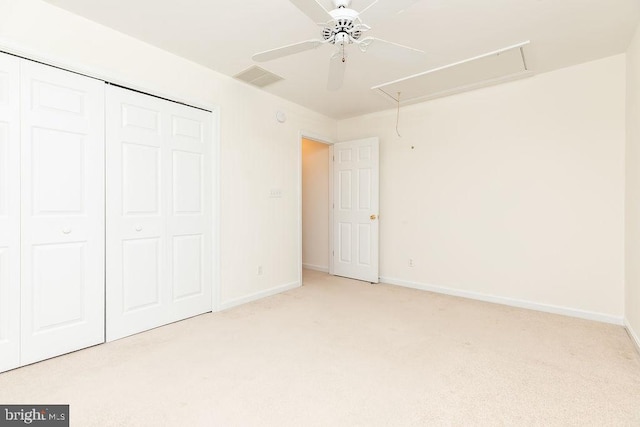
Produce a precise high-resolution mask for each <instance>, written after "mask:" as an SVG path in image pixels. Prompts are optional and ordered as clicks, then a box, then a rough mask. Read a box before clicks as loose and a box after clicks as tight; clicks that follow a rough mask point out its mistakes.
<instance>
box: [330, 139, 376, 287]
mask: <svg viewBox="0 0 640 427" xmlns="http://www.w3.org/2000/svg"><path fill="white" fill-rule="evenodd" d="M333 156H334V157H333V273H334V274H335V275H337V276H343V277H350V278H353V279H358V280H365V281H368V282H371V283H378V280H379V279H378V234H379V227H378V205H379V169H380V167H379V155H378V138H367V139H360V140H356V141H348V142H342V143H338V144H334V145H333Z"/></svg>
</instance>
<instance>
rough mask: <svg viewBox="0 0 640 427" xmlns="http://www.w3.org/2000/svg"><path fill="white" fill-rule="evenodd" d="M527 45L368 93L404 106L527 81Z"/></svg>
mask: <svg viewBox="0 0 640 427" xmlns="http://www.w3.org/2000/svg"><path fill="white" fill-rule="evenodd" d="M528 45H529V42H528V41H527V42H524V43H520V44H517V45H514V46H509V47H506V48H504V49H499V50H496V51H493V52H489V53H485V54H483V55H479V56H475V57H473V58H469V59H465V60H464V61H459V62H456V63H453V64H449V65H445V66H443V67H438V68H435V69H432V70H428V71H425V72H423V73H420V74H415V75H413V76H409V77H405V78H403V79H399V80H395V81H392V82H389V83H384V84H381V85H378V86H374V87H372V88H371V89H374V90H378V91H380V92H381V93H382V94H384V95H386V96H388V97H389V98H390V99H392V100H393V101H394V102H400V104H403V105H404V104H413V103H416V102H422V101H426V100H428V99H434V98H439V97H442V96H447V95H453V94H455V93H460V92H464V91H468V90H473V89H478V88H481V87H485V86H490V85H494V84H498V83H503V82H507V81H511V80H515V79H519V78H523V77H528V76H531V75H532V74H533V73H532V72H531V70H530V69H529V68H528V66H527V61H526V54H525V49H526V47H527V46H528ZM398 93H400V96H398ZM398 98H400V99H398Z"/></svg>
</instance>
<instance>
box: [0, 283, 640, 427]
mask: <svg viewBox="0 0 640 427" xmlns="http://www.w3.org/2000/svg"><path fill="white" fill-rule="evenodd" d="M0 402H1V403H38V404H42V403H49V404H52V403H69V404H71V425H72V426H218V425H219V426H316V425H317V426H424V425H460V426H462V425H465V426H467V425H518V426H520V425H540V426H548V425H575V426H585V425H594V426H603V425H616V426H624V425H636V426H637V425H640V355H639V354H638V352H637V351H636V349H635V348H634V347H633V344H632V342H631V341H630V339H629V337H628V336H627V335H626V332H625V331H624V329H623V328H621V327H617V326H612V325H606V324H600V323H595V322H590V321H585V320H579V319H572V318H567V317H562V316H556V315H552V314H546V313H538V312H534V311H528V310H523V309H517V308H510V307H505V306H500V305H493V304H489V303H483V302H478V301H471V300H465V299H460V298H455V297H449V296H444V295H437V294H432V293H428V292H422V291H417V290H411V289H402V288H397V287H392V286H388V285H369V284H366V283H362V282H357V281H352V280H347V279H342V278H335V277H329V276H328V275H325V274H322V273H316V272H305V286H303V287H302V288H300V289H296V290H293V291H289V292H286V293H284V294H280V295H277V296H274V297H271V298H267V299H264V300H261V301H258V302H255V303H251V304H247V305H244V306H242V307H238V308H235V309H232V310H228V311H225V312H222V313H217V314H208V315H203V316H199V317H196V318H193V319H190V320H186V321H183V322H179V323H175V324H172V325H169V326H165V327H163V328H159V329H156V330H153V331H150V332H146V333H143V334H139V335H136V336H133V337H130V338H126V339H123V340H120V341H116V342H113V343H109V344H106V345H102V346H98V347H94V348H91V349H87V350H83V351H79V352H76V353H73V354H70V355H66V356H62V357H59V358H56V359H53V360H49V361H45V362H41V363H38V364H35V365H32V366H28V367H25V368H21V369H17V370H14V371H11V372H8V373H4V374H0Z"/></svg>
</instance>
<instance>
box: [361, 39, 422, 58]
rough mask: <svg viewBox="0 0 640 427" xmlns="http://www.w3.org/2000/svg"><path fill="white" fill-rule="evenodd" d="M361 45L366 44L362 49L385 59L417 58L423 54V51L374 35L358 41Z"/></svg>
mask: <svg viewBox="0 0 640 427" xmlns="http://www.w3.org/2000/svg"><path fill="white" fill-rule="evenodd" d="M360 44H361V45H364V46H366V47H365V49H364V50H363V51H364V52H366V53H369V52H371V53H372V54H374V55H376V56H380V57H382V58H384V59H386V60H389V59H391V60H393V59H405V58H409V59H411V58H417V57H420V56H421V55H423V54H424V51H422V50H420V49H416V48H413V47H409V46H405V45H402V44H398V43H394V42H390V41H388V40H383V39H379V38H376V37H366V38H364V39H362V40H361V41H360Z"/></svg>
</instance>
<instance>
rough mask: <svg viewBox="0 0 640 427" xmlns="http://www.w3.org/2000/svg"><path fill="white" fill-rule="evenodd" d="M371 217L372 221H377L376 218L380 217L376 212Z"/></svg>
mask: <svg viewBox="0 0 640 427" xmlns="http://www.w3.org/2000/svg"><path fill="white" fill-rule="evenodd" d="M369 218H371V221H375V219H376V218H378V217H377V216H376V214H373V215H371V216H370V217H369Z"/></svg>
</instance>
